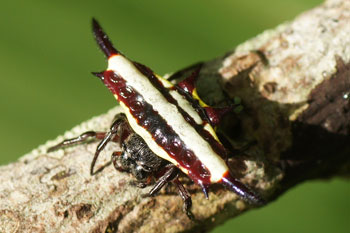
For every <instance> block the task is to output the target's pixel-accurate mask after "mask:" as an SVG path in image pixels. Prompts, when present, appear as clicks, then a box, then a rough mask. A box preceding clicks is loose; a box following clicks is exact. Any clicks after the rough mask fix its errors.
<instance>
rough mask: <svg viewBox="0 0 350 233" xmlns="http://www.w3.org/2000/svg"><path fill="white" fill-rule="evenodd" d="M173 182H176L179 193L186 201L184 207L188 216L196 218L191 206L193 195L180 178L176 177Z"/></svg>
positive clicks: (192, 218)
mask: <svg viewBox="0 0 350 233" xmlns="http://www.w3.org/2000/svg"><path fill="white" fill-rule="evenodd" d="M173 183H174V184H176V187H177V189H178V191H179V195H180V197H181V198H182V200H183V202H184V205H183V209H184V211H185V213H186V215H187V217H188V218H189V219H191V220H194V216H193V214H192V212H191V207H192V199H191V195H190V194H189V192H188V191H187V189H186V188H185V187H184V186H183V185H182V183H181V182H180V181H179V179H178V178H176V179H174V180H173Z"/></svg>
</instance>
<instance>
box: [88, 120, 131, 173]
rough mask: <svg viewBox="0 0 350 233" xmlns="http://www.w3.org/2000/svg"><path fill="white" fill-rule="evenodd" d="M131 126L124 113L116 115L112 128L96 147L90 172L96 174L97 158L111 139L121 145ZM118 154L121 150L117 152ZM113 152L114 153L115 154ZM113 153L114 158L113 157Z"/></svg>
mask: <svg viewBox="0 0 350 233" xmlns="http://www.w3.org/2000/svg"><path fill="white" fill-rule="evenodd" d="M129 129H130V126H129V123H128V121H127V119H126V116H125V114H124V113H119V114H118V115H116V117H115V119H114V121H113V123H112V125H111V127H110V130H109V131H108V132H107V133H106V134H105V136H104V138H103V140H102V141H101V142H100V143H99V144H98V146H97V148H96V152H95V155H94V158H93V159H92V162H91V166H90V174H91V175H94V166H95V164H96V161H97V158H98V156H99V155H100V152H101V151H102V150H103V149H104V148H105V147H106V145H107V144H108V143H109V142H110V141H114V142H117V143H118V144H119V145H121V142H122V141H123V140H124V139H125V138H126V137H127V136H128V135H129V134H130V130H129ZM115 153H117V154H118V155H119V154H120V152H115ZM115 153H113V155H114V154H115ZM113 155H112V158H113Z"/></svg>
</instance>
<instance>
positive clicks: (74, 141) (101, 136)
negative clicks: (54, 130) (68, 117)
mask: <svg viewBox="0 0 350 233" xmlns="http://www.w3.org/2000/svg"><path fill="white" fill-rule="evenodd" d="M129 133H130V126H129V124H128V122H127V119H126V116H125V114H124V113H119V114H117V115H116V116H115V118H114V121H113V123H112V125H111V127H110V130H109V131H108V132H95V131H87V132H85V133H82V134H81V135H79V136H78V137H75V138H70V139H66V140H64V141H63V142H61V143H59V144H57V145H55V146H52V147H50V148H49V149H48V150H47V152H52V151H55V150H58V149H60V148H65V147H68V146H74V145H78V144H81V143H85V142H88V141H89V140H102V141H101V142H100V144H99V145H98V146H97V148H96V152H95V155H94V158H93V160H92V162H91V167H90V174H91V175H93V174H94V166H95V163H96V160H97V158H98V156H99V154H100V152H101V151H102V150H103V149H104V148H105V147H106V145H107V144H108V143H109V142H110V141H113V142H116V143H119V144H121V141H122V140H123V139H125V138H126V137H127V136H128V134H129ZM116 153H118V152H116Z"/></svg>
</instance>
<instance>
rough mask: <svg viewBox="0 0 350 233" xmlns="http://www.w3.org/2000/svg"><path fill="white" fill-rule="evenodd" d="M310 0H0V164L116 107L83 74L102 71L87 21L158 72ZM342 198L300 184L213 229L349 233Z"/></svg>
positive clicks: (345, 189)
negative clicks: (276, 199)
mask: <svg viewBox="0 0 350 233" xmlns="http://www.w3.org/2000/svg"><path fill="white" fill-rule="evenodd" d="M320 2H321V0H284V1H281V0H265V1H259V0H247V1H233V0H231V1H229V0H218V1H210V0H192V1H185V0H176V1H162V0H147V1H140V0H129V1H126V0H114V1H107V0H103V1H67V0H61V1H44V0H37V1H21V0H12V1H10V0H2V2H1V7H0V30H1V37H0V68H1V78H0V99H1V101H0V108H1V115H0V117H1V121H0V124H1V130H2V134H1V136H0V137H1V156H0V164H5V163H8V162H10V161H14V160H16V159H17V158H18V157H19V156H21V155H23V154H24V153H26V152H29V151H30V150H31V149H33V148H35V147H37V146H38V145H39V144H42V143H44V142H45V141H47V140H48V139H53V138H55V137H56V136H57V135H59V134H61V133H62V132H63V131H65V130H68V129H70V128H71V127H73V126H74V125H76V124H78V123H80V122H82V121H84V120H87V119H89V118H91V117H92V116H95V115H98V114H101V113H104V112H106V111H107V110H108V109H110V108H111V107H113V106H114V105H115V104H116V102H115V100H114V98H113V97H112V96H111V95H110V94H109V92H108V91H107V90H106V89H105V88H104V87H103V86H102V84H101V83H100V82H99V81H97V80H96V78H94V77H93V76H92V75H91V74H90V72H91V71H100V70H103V69H105V66H106V64H105V59H104V57H103V55H102V53H101V52H99V50H98V49H97V46H96V45H95V43H94V41H93V38H92V34H91V26H90V23H91V18H92V17H96V18H97V19H98V20H99V21H100V23H101V25H102V26H103V27H104V29H105V31H106V32H107V33H108V34H109V35H110V37H111V38H112V41H114V43H115V45H116V46H117V47H118V48H119V49H120V50H121V51H123V52H124V53H125V54H127V55H128V56H129V57H130V58H132V59H134V60H136V61H139V62H141V63H144V64H146V65H148V66H150V67H151V68H152V69H153V70H155V71H156V72H157V73H159V74H164V73H166V72H172V71H176V70H178V69H180V68H183V67H185V66H187V65H190V64H192V63H195V62H197V61H202V60H209V59H212V58H214V57H216V56H220V55H222V54H224V53H225V52H227V51H228V50H230V49H232V48H234V47H235V46H236V45H238V44H239V43H241V42H243V41H245V40H247V39H248V38H250V37H253V36H255V35H257V34H258V33H260V32H262V31H263V30H265V29H269V28H273V27H275V26H277V25H278V24H280V23H282V22H284V21H286V20H292V19H293V18H294V17H295V16H296V15H298V14H300V13H301V12H303V11H305V10H307V9H310V8H312V7H314V6H316V5H317V4H319V3H320ZM87 169H88V168H87ZM349 194H350V190H349V185H348V183H346V182H345V181H333V182H331V183H328V182H327V183H324V182H313V183H308V184H304V185H302V186H299V187H297V188H295V189H294V190H293V191H291V192H288V193H287V194H286V195H284V196H283V197H282V198H280V199H279V200H278V201H276V202H275V203H273V204H271V205H269V206H268V207H266V208H262V209H260V210H257V211H251V212H249V213H248V214H245V215H244V216H242V217H239V218H237V219H234V220H232V221H230V222H228V223H227V224H225V225H224V226H222V227H219V228H218V229H216V230H215V231H214V232H216V233H219V232H230V231H231V232H240V233H243V232H349V220H350V215H349V212H348V210H349V207H350V206H349V196H350V195H349Z"/></svg>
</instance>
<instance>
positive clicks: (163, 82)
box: [155, 74, 174, 89]
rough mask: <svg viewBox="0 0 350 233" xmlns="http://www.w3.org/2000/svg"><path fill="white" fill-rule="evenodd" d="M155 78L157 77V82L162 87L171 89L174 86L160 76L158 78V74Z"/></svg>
mask: <svg viewBox="0 0 350 233" xmlns="http://www.w3.org/2000/svg"><path fill="white" fill-rule="evenodd" d="M155 76H156V77H157V79H158V80H159V81H161V82H162V84H163V86H164V87H165V88H168V89H170V88H172V87H173V86H174V84H172V83H171V82H169V81H168V80H167V79H165V78H163V77H162V76H160V75H158V74H155Z"/></svg>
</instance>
